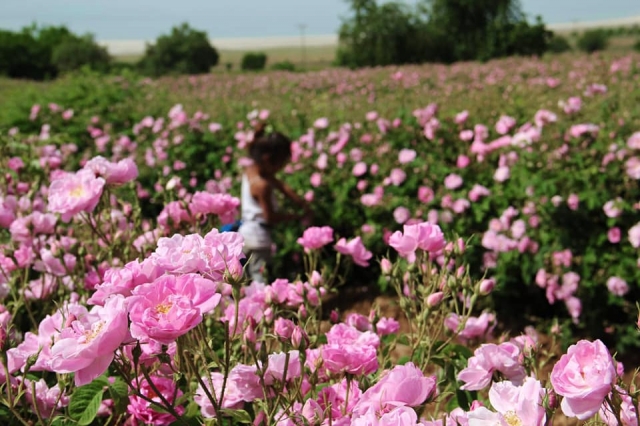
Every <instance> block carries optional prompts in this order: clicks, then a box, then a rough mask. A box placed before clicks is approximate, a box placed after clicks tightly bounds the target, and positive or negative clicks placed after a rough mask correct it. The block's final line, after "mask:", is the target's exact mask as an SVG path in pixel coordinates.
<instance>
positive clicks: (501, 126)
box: [496, 115, 516, 135]
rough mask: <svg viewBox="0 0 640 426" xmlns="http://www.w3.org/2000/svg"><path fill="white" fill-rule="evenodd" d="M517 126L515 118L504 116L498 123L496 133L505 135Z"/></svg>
mask: <svg viewBox="0 0 640 426" xmlns="http://www.w3.org/2000/svg"><path fill="white" fill-rule="evenodd" d="M515 126H516V119H515V118H513V117H509V116H508V115H503V116H501V117H500V119H499V120H498V122H497V123H496V132H498V134H500V135H505V134H507V133H509V131H510V130H511V129H513V128H514V127H515Z"/></svg>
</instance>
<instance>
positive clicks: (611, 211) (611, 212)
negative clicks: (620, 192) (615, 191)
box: [602, 197, 623, 218]
mask: <svg viewBox="0 0 640 426" xmlns="http://www.w3.org/2000/svg"><path fill="white" fill-rule="evenodd" d="M622 204H623V201H622V198H620V197H618V198H616V199H615V200H609V201H607V202H606V203H605V204H604V206H603V207H602V210H604V214H605V215H607V217H611V218H614V217H618V216H620V215H621V214H622Z"/></svg>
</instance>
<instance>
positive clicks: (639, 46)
mask: <svg viewBox="0 0 640 426" xmlns="http://www.w3.org/2000/svg"><path fill="white" fill-rule="evenodd" d="M633 49H634V50H635V51H636V52H640V38H639V39H638V40H636V42H635V43H634V44H633Z"/></svg>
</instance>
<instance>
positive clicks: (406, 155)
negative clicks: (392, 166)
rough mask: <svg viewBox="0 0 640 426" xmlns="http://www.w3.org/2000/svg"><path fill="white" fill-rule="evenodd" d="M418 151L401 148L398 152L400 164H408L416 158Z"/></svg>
mask: <svg viewBox="0 0 640 426" xmlns="http://www.w3.org/2000/svg"><path fill="white" fill-rule="evenodd" d="M415 158H416V151H415V150H413V149H406V148H405V149H401V150H400V152H399V153H398V162H399V163H400V164H407V163H410V162H412V161H413V160H415Z"/></svg>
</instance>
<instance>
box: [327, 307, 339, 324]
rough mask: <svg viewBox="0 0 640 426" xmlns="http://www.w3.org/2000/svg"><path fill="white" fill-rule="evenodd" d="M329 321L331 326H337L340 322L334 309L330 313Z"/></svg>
mask: <svg viewBox="0 0 640 426" xmlns="http://www.w3.org/2000/svg"><path fill="white" fill-rule="evenodd" d="M329 321H331V323H332V324H337V323H338V322H339V321H340V316H339V315H338V311H336V310H335V309H334V310H333V311H331V313H330V314H329Z"/></svg>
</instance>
